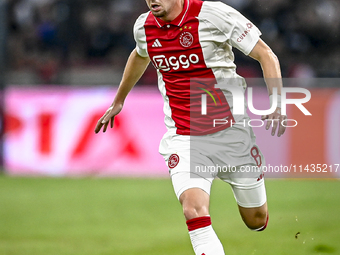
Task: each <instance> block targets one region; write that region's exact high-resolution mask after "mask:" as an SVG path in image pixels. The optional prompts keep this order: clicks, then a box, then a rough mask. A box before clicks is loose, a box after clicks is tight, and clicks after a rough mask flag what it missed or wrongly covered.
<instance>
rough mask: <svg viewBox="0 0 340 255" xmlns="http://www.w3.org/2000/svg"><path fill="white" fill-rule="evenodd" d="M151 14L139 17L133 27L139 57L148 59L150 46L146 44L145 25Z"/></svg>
mask: <svg viewBox="0 0 340 255" xmlns="http://www.w3.org/2000/svg"><path fill="white" fill-rule="evenodd" d="M148 15H149V13H148V12H147V13H143V14H142V15H140V16H139V17H138V19H137V20H136V22H135V25H134V27H133V36H134V38H135V41H136V50H137V53H138V55H140V56H142V57H145V58H146V57H148V56H149V54H148V45H147V44H146V35H145V29H144V23H145V21H146V19H147V17H148Z"/></svg>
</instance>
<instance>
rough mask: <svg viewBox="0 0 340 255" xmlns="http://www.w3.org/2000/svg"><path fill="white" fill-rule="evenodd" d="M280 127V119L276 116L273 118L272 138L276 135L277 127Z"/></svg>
mask: <svg viewBox="0 0 340 255" xmlns="http://www.w3.org/2000/svg"><path fill="white" fill-rule="evenodd" d="M278 125H279V117H278V116H276V114H274V115H273V116H272V136H274V135H275V133H276V129H277V126H278Z"/></svg>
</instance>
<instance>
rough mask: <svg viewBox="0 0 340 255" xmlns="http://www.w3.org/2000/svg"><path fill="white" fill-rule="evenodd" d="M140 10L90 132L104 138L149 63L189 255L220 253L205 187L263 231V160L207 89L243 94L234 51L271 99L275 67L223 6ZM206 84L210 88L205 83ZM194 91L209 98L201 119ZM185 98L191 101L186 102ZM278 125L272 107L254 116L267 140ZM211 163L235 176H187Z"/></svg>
mask: <svg viewBox="0 0 340 255" xmlns="http://www.w3.org/2000/svg"><path fill="white" fill-rule="evenodd" d="M146 3H147V5H148V7H149V9H150V11H149V12H147V13H144V14H142V15H140V17H139V18H138V19H137V21H136V23H135V26H134V37H135V41H136V48H135V49H134V50H133V51H132V53H131V55H130V57H129V59H128V61H127V64H126V67H125V70H124V73H123V77H122V80H121V83H120V86H119V89H118V91H117V94H116V96H115V98H114V101H113V103H112V104H111V106H110V107H109V108H108V110H107V111H106V112H105V114H104V115H103V116H102V117H101V118H100V119H99V121H98V123H97V126H96V128H95V132H96V133H98V132H99V131H100V130H101V129H102V128H103V132H106V130H107V127H108V125H110V126H111V128H112V127H113V122H114V117H115V116H116V115H117V114H119V112H120V111H121V110H122V108H123V105H124V100H125V98H126V96H127V95H128V93H129V92H130V90H131V89H132V88H133V86H134V85H135V84H136V83H137V81H138V80H139V78H140V77H141V76H142V75H143V73H144V71H145V69H146V67H147V66H148V64H149V62H150V61H151V62H152V64H153V65H154V67H155V68H156V69H157V74H158V87H159V90H160V92H161V94H162V96H163V99H164V113H165V124H166V126H167V129H168V131H167V132H166V134H165V135H164V137H163V138H162V140H161V143H160V148H159V149H160V153H161V155H163V157H164V159H165V161H166V163H167V165H168V168H169V172H170V176H171V180H172V183H173V187H174V190H175V193H176V196H177V198H178V199H179V201H180V203H181V204H182V207H183V213H184V216H185V218H186V223H187V226H188V230H189V235H190V239H191V242H192V245H193V249H194V251H195V254H196V255H221V254H224V251H223V247H222V244H221V242H220V241H219V239H218V237H217V235H216V234H215V232H214V230H213V228H212V226H211V219H210V215H209V197H210V188H211V184H212V181H213V179H214V178H215V177H219V178H220V179H222V180H223V181H225V182H227V183H229V184H230V185H231V187H232V190H233V193H234V196H235V199H236V201H237V204H238V207H239V211H240V214H241V217H242V219H243V221H244V222H245V224H246V225H247V226H248V227H249V228H250V229H252V230H255V231H261V230H264V229H265V228H266V226H267V222H268V211H267V202H266V191H265V184H264V179H263V174H262V172H261V166H262V165H264V164H265V161H264V158H263V155H262V154H261V151H260V150H259V148H258V147H257V146H256V143H255V136H254V134H253V131H252V129H251V127H249V126H243V125H241V124H240V121H241V120H244V119H248V118H249V117H248V116H246V114H245V115H243V116H236V115H233V113H232V110H233V102H232V100H231V99H230V95H231V93H230V91H228V89H226V88H221V87H216V86H215V84H217V83H219V82H222V81H223V80H224V81H226V82H227V83H228V81H229V82H230V83H231V84H233V86H234V88H242V89H243V91H244V89H245V86H246V85H245V81H244V79H242V78H241V77H240V76H238V75H237V74H236V71H235V69H236V66H235V64H234V63H233V60H234V55H233V52H232V48H233V47H235V48H237V49H238V50H240V51H241V52H243V53H244V54H245V55H248V56H250V57H252V58H254V59H255V60H257V61H258V62H259V63H260V65H261V67H262V70H263V76H264V79H265V81H266V85H267V89H268V93H269V98H272V97H273V91H275V90H277V92H278V94H279V95H280V94H281V87H282V81H281V72H280V66H279V62H278V59H277V57H276V56H275V54H274V53H273V52H272V50H271V49H270V48H269V47H268V46H267V45H266V44H265V43H264V42H263V41H262V40H261V39H260V35H261V33H260V31H259V30H258V29H257V28H256V26H255V25H253V24H252V23H251V22H250V21H249V20H247V19H246V18H245V17H244V16H242V15H241V14H240V13H239V12H238V11H236V10H235V9H233V8H231V7H229V6H228V5H225V4H223V3H221V2H209V1H200V0H146ZM207 79H208V80H212V81H213V82H209V81H207V82H205V81H206V80H207ZM225 79H227V80H225ZM195 84H196V87H195ZM197 84H198V86H197ZM191 85H192V87H193V91H191ZM229 85H230V84H229ZM195 88H196V90H195ZM274 89H275V90H274ZM198 90H199V91H201V92H203V91H205V92H207V94H209V95H211V97H209V98H208V99H207V98H206V102H207V103H206V111H207V112H208V113H206V114H201V111H200V110H201V106H200V105H199V104H200V103H201V100H202V101H203V96H202V97H201V95H202V93H200V94H197V93H196V92H197V91H198ZM197 95H199V96H198V97H197ZM195 96H196V97H195ZM191 97H193V98H194V99H195V100H194V101H190V100H191ZM212 98H214V99H213V100H214V102H213V100H212ZM279 98H280V96H279ZM215 100H217V101H218V102H219V103H218V104H217V103H216V101H215ZM197 103H198V104H197ZM197 105H198V106H197ZM245 107H246V105H245ZM285 118H286V117H285V116H283V115H281V112H280V108H279V107H278V108H276V109H275V110H274V111H273V113H271V114H269V115H267V116H262V119H263V120H264V119H267V125H266V129H269V128H270V126H271V121H272V123H273V125H272V128H271V130H272V131H271V132H272V135H275V133H276V131H277V135H278V136H281V135H282V134H283V133H284V131H285V127H284V126H283V125H282V121H284V120H285ZM213 119H223V120H225V125H216V126H215V125H214V126H213V125H211V121H212V120H213ZM227 120H228V121H227ZM268 120H269V121H268ZM233 123H236V124H234V125H232V124H233ZM191 143H194V145H193V144H191ZM217 164H218V165H220V166H223V165H224V166H227V165H229V166H233V167H235V169H236V170H237V172H236V173H234V172H228V171H226V172H213V171H198V172H195V171H192V166H193V165H195V166H201V167H202V166H209V165H217ZM245 166H257V167H258V169H259V172H257V173H255V175H254V174H253V175H249V176H241V175H238V172H239V170H240V169H241V167H245Z"/></svg>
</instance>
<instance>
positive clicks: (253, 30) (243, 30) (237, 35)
mask: <svg viewBox="0 0 340 255" xmlns="http://www.w3.org/2000/svg"><path fill="white" fill-rule="evenodd" d="M229 15H230V16H231V18H232V19H233V20H234V28H233V31H232V33H231V38H230V42H231V45H232V46H233V47H235V48H237V49H239V50H240V51H242V52H243V53H244V54H245V55H249V53H250V52H251V51H252V49H253V48H254V47H255V45H256V43H257V42H258V41H259V39H260V35H261V32H260V30H259V29H258V28H257V27H256V26H255V25H254V24H253V23H251V22H250V21H249V20H248V19H247V18H246V17H244V16H243V15H242V14H241V13H239V12H238V11H236V10H234V11H233V12H230V13H229Z"/></svg>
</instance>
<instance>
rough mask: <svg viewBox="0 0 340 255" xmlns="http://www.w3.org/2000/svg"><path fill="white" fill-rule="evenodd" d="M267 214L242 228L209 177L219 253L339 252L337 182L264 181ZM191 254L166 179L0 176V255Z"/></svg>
mask: <svg viewBox="0 0 340 255" xmlns="http://www.w3.org/2000/svg"><path fill="white" fill-rule="evenodd" d="M266 184H267V194H268V203H269V210H270V212H269V215H270V221H269V225H268V228H267V229H266V230H265V231H264V232H261V233H257V232H252V231H250V230H248V229H247V228H246V227H245V225H244V224H243V222H242V220H241V217H240V216H239V213H238V210H237V207H236V203H235V201H234V198H233V195H232V192H231V190H230V188H229V186H228V185H227V184H225V183H223V182H221V181H219V180H216V181H215V182H214V185H213V188H212V196H211V215H212V223H213V227H214V229H215V230H216V232H217V234H218V236H219V237H220V239H221V242H222V243H223V245H224V249H225V251H226V255H260V254H261V255H262V254H266V255H281V254H282V255H283V254H284V255H286V254H289V255H291V254H293V255H295V254H297V255H305V254H306V255H307V254H308V255H310V254H340V242H339V240H340V239H339V233H340V183H339V181H335V180H333V181H332V180H272V179H269V180H266ZM78 254H79V255H99V254H101V255H109V254H110V255H111V254H112V255H120V254H121V255H137V254H138V255H141V254H143V255H144V254H145V255H156V254H157V255H170V254H171V255H173V254H176V255H189V254H194V253H193V251H192V248H191V244H190V241H189V237H188V234H187V230H186V225H185V220H184V217H183V216H182V212H181V207H180V205H179V203H178V201H177V199H176V197H175V195H174V193H173V190H172V186H171V182H170V180H168V179H113V178H111V179H110V178H79V179H77V178H73V179H64V178H14V177H7V176H3V175H2V176H0V255H78Z"/></svg>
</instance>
